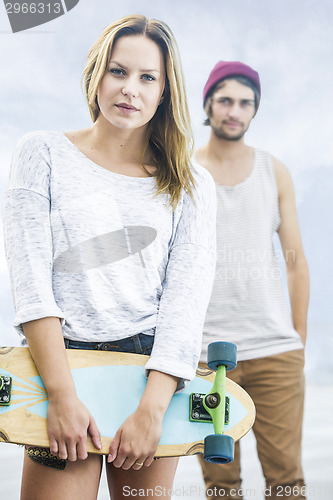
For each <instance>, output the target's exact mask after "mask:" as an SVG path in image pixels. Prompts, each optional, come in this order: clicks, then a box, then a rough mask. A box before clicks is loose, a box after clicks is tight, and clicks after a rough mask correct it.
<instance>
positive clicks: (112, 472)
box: [106, 458, 178, 500]
mask: <svg viewBox="0 0 333 500" xmlns="http://www.w3.org/2000/svg"><path fill="white" fill-rule="evenodd" d="M177 465H178V458H160V459H159V460H155V461H154V462H153V463H152V464H151V466H150V467H141V469H140V470H133V469H129V470H124V469H117V468H116V467H114V466H113V465H112V464H107V465H106V473H107V478H108V485H109V491H110V496H111V498H112V500H121V499H123V498H132V497H134V496H138V497H140V496H141V497H142V496H143V494H142V493H141V495H140V493H139V490H141V491H144V497H148V498H163V500H164V499H166V500H167V499H170V498H171V496H170V494H169V493H170V491H171V490H172V485H173V481H174V477H175V474H176V470H177Z"/></svg>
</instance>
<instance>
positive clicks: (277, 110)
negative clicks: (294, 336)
mask: <svg viewBox="0 0 333 500" xmlns="http://www.w3.org/2000/svg"><path fill="white" fill-rule="evenodd" d="M131 13H138V14H144V15H146V16H147V17H155V18H158V19H161V20H163V21H165V22H167V23H168V24H169V26H170V27H171V29H172V30H173V32H174V34H175V36H176V38H177V41H178V44H179V48H180V52H181V56H182V61H183V66H184V72H185V76H186V84H187V90H188V97H189V104H190V111H191V115H192V121H193V129H194V132H195V139H196V145H197V146H199V145H201V144H203V143H204V142H205V141H206V140H207V138H208V133H209V130H208V129H207V128H205V127H204V126H203V125H202V122H203V119H204V112H203V110H202V97H201V96H202V88H203V85H204V83H205V81H206V79H207V76H208V73H209V71H210V70H211V69H212V67H213V65H214V64H215V63H216V62H217V61H218V60H220V59H225V60H241V61H243V62H245V63H247V64H250V65H251V66H253V67H254V68H255V69H256V70H257V71H258V72H259V73H260V77H261V81H262V102H261V106H260V109H259V112H258V114H257V116H256V118H255V119H254V121H253V123H252V125H251V128H250V131H249V132H248V135H247V143H248V144H251V145H253V146H257V147H260V148H262V149H266V150H269V151H270V152H271V153H272V154H273V155H275V156H276V157H277V158H278V159H279V160H281V161H282V162H284V163H285V164H286V165H287V166H288V167H289V168H290V170H291V173H292V176H293V178H294V181H295V186H296V193H297V204H298V211H299V218H300V224H301V230H302V235H303V241H304V246H305V251H306V255H307V257H308V261H309V265H310V270H311V286H312V298H311V306H310V315H309V317H310V328H309V330H310V332H309V342H308V348H307V370H308V373H309V375H310V376H311V377H312V376H315V377H316V379H318V380H320V381H322V382H329V381H331V382H332V381H333V371H332V367H331V359H332V354H333V340H332V339H333V337H332V335H331V334H332V330H333V327H332V325H333V313H332V308H331V300H332V279H333V271H332V261H331V253H332V234H331V230H330V228H331V221H330V215H331V213H332V196H331V193H332V187H333V176H332V163H333V160H332V158H333V141H332V127H331V122H332V117H333V99H332V97H331V92H332V91H331V87H332V77H333V67H332V64H331V61H332V60H333V30H332V29H331V26H332V20H333V6H332V3H331V0H320V1H319V2H315V1H314V0H279V1H277V2H271V1H267V0H256V1H253V0H233V2H230V1H225V0H207V1H206V2H202V1H201V0H182V1H177V0H169V1H166V0H152V1H151V0H141V1H134V0H123V1H122V2H115V1H110V0H100V1H98V2H92V1H89V0H80V2H79V3H78V5H77V6H76V7H75V8H74V9H73V10H71V11H70V12H68V13H66V14H65V15H63V16H61V17H59V18H57V19H55V20H53V21H51V22H49V23H47V24H45V25H42V26H39V27H37V28H33V29H31V30H29V31H26V32H21V33H16V34H13V33H12V32H11V30H10V26H9V21H8V17H7V15H6V12H5V8H4V6H3V4H0V63H1V77H0V151H1V170H0V195H1V196H2V193H3V190H4V189H5V186H6V181H7V177H8V172H9V165H10V157H11V153H12V149H13V147H14V145H15V143H16V142H17V140H18V139H19V137H20V136H21V135H22V134H24V133H26V132H29V131H32V130H38V129H57V130H73V129H76V128H83V127H86V126H89V125H90V124H91V121H90V117H89V113H88V110H87V107H86V104H85V101H84V97H83V95H82V92H81V87H80V79H81V74H82V70H83V66H84V62H85V58H86V54H87V51H88V49H89V47H90V46H91V44H92V43H93V42H94V40H95V39H96V37H97V36H98V35H99V33H100V32H101V30H102V29H103V28H104V26H105V25H106V24H108V23H109V22H110V21H112V20H115V19H117V18H118V17H121V16H123V15H126V14H131ZM1 238H2V233H1ZM0 273H1V287H0V294H1V295H0V296H1V302H0V318H1V322H2V328H1V332H0V341H1V342H0V343H2V344H15V343H17V342H18V339H17V337H16V334H15V332H14V330H13V328H12V327H11V321H12V319H13V308H12V303H11V296H10V289H9V283H8V273H7V268H6V262H5V258H4V252H3V242H2V240H0Z"/></svg>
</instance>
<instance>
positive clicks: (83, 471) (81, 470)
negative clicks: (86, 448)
mask: <svg viewBox="0 0 333 500" xmlns="http://www.w3.org/2000/svg"><path fill="white" fill-rule="evenodd" d="M102 463H103V462H102V457H101V456H100V455H92V454H91V455H89V457H88V458H87V459H86V460H84V461H77V462H67V464H66V468H65V469H64V470H58V469H53V468H51V467H47V466H45V465H41V464H39V463H37V462H35V461H34V460H32V459H31V458H29V457H28V456H27V455H25V457H24V465H23V474H22V485H21V500H96V498H97V494H98V487H99V481H100V476H101V471H102Z"/></svg>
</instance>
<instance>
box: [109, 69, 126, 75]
mask: <svg viewBox="0 0 333 500" xmlns="http://www.w3.org/2000/svg"><path fill="white" fill-rule="evenodd" d="M110 73H112V74H113V75H117V76H118V75H121V76H122V75H124V74H125V71H124V70H123V69H120V68H111V69H110Z"/></svg>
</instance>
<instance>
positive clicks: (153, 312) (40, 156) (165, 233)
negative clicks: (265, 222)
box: [4, 16, 215, 500]
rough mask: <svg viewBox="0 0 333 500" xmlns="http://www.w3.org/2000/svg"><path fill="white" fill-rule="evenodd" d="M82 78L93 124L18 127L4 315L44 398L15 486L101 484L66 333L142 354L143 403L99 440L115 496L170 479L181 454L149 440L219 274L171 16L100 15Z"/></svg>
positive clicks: (73, 344) (73, 495)
mask: <svg viewBox="0 0 333 500" xmlns="http://www.w3.org/2000/svg"><path fill="white" fill-rule="evenodd" d="M84 87H85V93H86V97H87V101H88V106H89V110H90V114H91V117H92V120H93V122H94V123H93V126H92V127H90V128H88V129H85V130H79V131H76V132H70V133H65V134H64V133H62V132H34V133H31V134H27V135H26V136H24V137H23V139H22V140H21V141H20V143H19V144H18V146H17V149H16V151H15V153H14V157H13V163H12V168H11V174H10V183H9V189H8V191H7V193H6V198H5V205H4V225H5V242H6V254H7V259H8V264H9V270H10V276H11V283H12V290H13V295H14V301H15V307H16V318H15V321H14V326H15V327H16V328H17V329H18V330H19V331H20V332H21V333H24V336H25V338H26V340H27V343H28V346H29V349H30V351H31V354H32V356H33V358H34V360H35V363H36V365H37V367H38V370H39V372H40V374H41V376H42V379H43V382H44V384H45V386H46V389H47V392H48V397H49V409H48V433H49V437H50V452H49V453H47V457H46V458H45V457H41V456H40V455H41V453H40V450H38V449H36V448H28V449H27V454H26V456H25V461H24V470H23V479H22V493H21V495H22V496H21V499H22V500H27V499H31V498H34V500H39V499H46V498H47V499H48V500H55V499H56V500H58V499H61V500H64V499H67V498H68V499H71V500H73V499H74V500H75V499H80V500H83V499H87V500H88V499H89V500H90V499H95V498H96V497H97V491H98V485H99V479H100V473H101V468H102V459H101V456H100V455H97V454H90V455H89V456H88V454H87V448H86V436H87V431H88V432H89V433H90V434H91V436H92V438H93V442H94V445H95V446H96V448H100V447H101V437H100V434H99V430H98V428H97V426H96V424H95V421H94V419H93V416H92V415H91V414H90V413H89V412H88V410H87V408H86V407H85V406H84V405H83V404H82V403H81V401H80V400H79V399H78V397H77V395H76V392H75V387H74V384H73V380H72V377H71V373H70V370H69V367H68V363H67V357H66V353H65V347H67V348H80V349H103V350H105V349H109V350H118V351H128V352H137V353H144V354H150V353H151V356H150V358H149V361H148V363H147V364H146V367H145V369H146V374H147V377H148V378H147V386H146V389H145V392H144V394H143V396H142V399H141V402H140V404H139V406H138V408H137V410H136V411H135V413H134V414H132V415H131V416H130V417H129V418H128V419H127V420H126V421H125V422H124V423H123V425H122V426H121V427H120V429H119V430H118V432H117V434H116V436H115V439H114V440H113V442H112V444H111V446H110V453H109V455H108V457H107V461H106V468H107V477H108V484H109V490H110V494H111V495H112V498H123V495H122V492H123V488H124V486H127V488H143V489H145V488H154V487H156V486H159V487H165V488H166V489H169V488H171V486H172V482H173V478H174V474H175V471H176V466H177V460H176V459H160V460H157V461H154V454H155V451H156V448H157V445H158V442H159V439H160V435H161V429H162V421H163V416H164V413H165V411H166V409H167V407H168V404H169V402H170V399H171V397H172V395H173V393H174V392H175V391H176V390H180V389H181V388H182V387H184V384H185V383H186V381H188V380H191V378H193V376H194V374H195V369H196V365H197V362H198V358H199V353H200V348H201V333H202V326H203V321H204V316H205V312H206V308H207V304H208V300H209V296H210V292H211V286H212V281H213V276H214V267H215V188H214V183H213V181H212V178H211V177H210V175H209V174H208V173H207V172H206V171H205V170H204V169H202V168H201V167H198V168H197V167H195V168H193V167H192V166H191V165H190V160H189V158H190V154H191V146H192V136H191V133H190V130H191V128H190V121H189V114H188V108H187V101H186V95H185V90H184V83H183V77H182V71H181V66H180V60H179V56H178V50H177V45H176V42H175V40H174V38H173V35H172V33H171V31H170V29H169V28H168V27H167V26H166V25H165V24H164V23H162V22H160V21H156V20H147V19H146V18H145V17H143V16H129V17H126V18H122V19H120V20H119V21H117V22H115V23H112V24H110V25H109V26H108V27H107V28H106V29H105V30H104V31H103V33H102V34H101V36H100V37H99V38H98V40H97V41H96V42H95V44H94V45H93V46H92V48H91V50H90V52H89V55H88V59H87V64H86V68H85V70H84ZM110 419H112V415H110ZM44 455H45V453H44ZM45 465H48V467H45ZM59 469H60V470H59ZM127 491H128V490H127ZM166 498H167V497H166Z"/></svg>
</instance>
